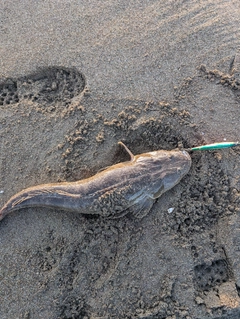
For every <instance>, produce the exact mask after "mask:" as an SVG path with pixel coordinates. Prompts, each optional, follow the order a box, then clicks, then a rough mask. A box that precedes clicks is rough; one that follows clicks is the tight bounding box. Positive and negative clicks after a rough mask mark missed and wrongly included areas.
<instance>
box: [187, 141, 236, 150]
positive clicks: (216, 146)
mask: <svg viewBox="0 0 240 319" xmlns="http://www.w3.org/2000/svg"><path fill="white" fill-rule="evenodd" d="M239 145H240V142H223V143H214V144H208V145H202V146H197V147H193V148H191V149H190V150H191V151H209V150H217V149H221V148H228V147H234V146H239Z"/></svg>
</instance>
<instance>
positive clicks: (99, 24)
mask: <svg viewBox="0 0 240 319" xmlns="http://www.w3.org/2000/svg"><path fill="white" fill-rule="evenodd" d="M0 6H1V10H0V43H1V45H0V57H1V58H0V136H1V143H0V205H1V206H2V205H3V204H4V203H5V202H6V201H7V200H8V199H9V198H10V197H11V196H12V195H14V194H15V193H17V192H19V191H20V190H22V189H23V188H26V187H29V186H33V185H37V184H42V183H50V182H58V181H59V182H61V181H75V180H79V179H82V178H86V177H89V176H91V175H94V174H95V173H96V172H98V171H99V170H100V169H102V168H104V167H107V166H109V165H113V164H114V163H117V162H120V161H127V160H129V156H128V154H125V152H124V151H123V150H122V149H121V147H120V146H118V144H117V142H118V141H120V140H121V141H123V142H124V143H126V145H127V146H128V147H129V149H130V150H131V151H132V152H133V153H134V154H139V153H144V152H147V151H153V150H158V149H167V150H170V149H174V148H176V147H178V146H181V145H182V146H183V147H185V148H189V147H193V146H197V145H202V144H207V143H214V142H222V141H237V140H239V139H240V136H239V119H240V45H239V39H240V27H239V17H240V3H239V1H237V0H235V1H234V0H233V1H220V0H215V1H210V0H206V1H196V0H193V1H189V0H187V1H183V0H182V1H166V0H164V1H154V0H152V1H151V0H149V1H131V0H130V1H125V0H122V1H116V0H112V1H111V0H109V1H101V2H100V1H95V0H93V1H81V2H79V1H71V2H68V1H19V2H16V1H12V0H8V1H4V0H1V1H0ZM191 156H192V168H191V170H190V172H189V173H188V174H187V175H186V176H185V177H184V179H183V180H181V181H180V183H179V184H178V185H177V186H176V187H174V188H173V189H172V190H170V191H168V192H167V193H165V194H164V195H163V196H162V197H161V198H159V199H158V200H157V201H156V203H155V204H154V206H153V208H152V210H151V212H150V213H149V214H148V215H147V216H146V217H145V218H143V219H140V220H139V219H136V218H134V217H133V216H131V215H128V216H125V217H123V218H121V219H113V220H111V219H108V220H106V219H104V218H101V217H97V216H96V217H95V216H94V217H91V218H89V217H88V216H83V215H82V214H81V213H79V214H73V213H68V212H63V211H58V210H54V209H46V208H38V209H33V208H29V209H24V210H21V211H17V212H14V213H12V214H10V215H9V216H7V217H6V218H5V219H4V220H2V221H1V223H0V318H1V319H16V318H21V319H30V318H31V319H33V318H34V319H40V318H49V319H56V318H59V319H69V318H75V319H78V318H84V319H87V318H89V319H90V318H91V319H100V318H101V319H105V318H119V319H120V318H136V319H137V318H142V319H143V318H145V319H157V318H162V319H163V318H164V319H177V318H178V319H197V318H218V319H220V318H221V319H223V318H228V319H230V318H232V319H233V318H236V319H237V318H239V317H240V271H239V264H240V253H239V245H240V241H239V238H240V236H239V235H240V231H239V229H240V217H239V212H240V205H239V204H240V165H239V162H240V150H239V148H233V149H227V150H221V151H212V152H195V153H192V154H191ZM169 208H174V209H173V210H172V209H171V210H169Z"/></svg>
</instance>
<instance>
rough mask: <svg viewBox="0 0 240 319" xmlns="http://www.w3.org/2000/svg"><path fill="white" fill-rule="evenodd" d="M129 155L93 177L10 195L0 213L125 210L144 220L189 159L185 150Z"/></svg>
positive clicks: (186, 167) (108, 214)
mask: <svg viewBox="0 0 240 319" xmlns="http://www.w3.org/2000/svg"><path fill="white" fill-rule="evenodd" d="M121 144H122V145H123V146H124V147H125V149H126V150H127V152H128V153H129V154H130V156H131V160H130V161H128V162H122V163H119V164H115V165H112V166H110V167H109V168H107V169H105V170H103V171H101V172H99V173H97V174H96V175H94V176H92V177H90V178H87V179H83V180H80V181H76V182H69V183H68V182H64V183H54V184H42V185H38V186H34V187H29V188H26V189H24V190H23V191H21V192H19V193H17V194H16V195H14V196H13V197H12V198H10V200H9V201H8V202H7V203H6V204H5V205H4V206H3V207H2V209H1V210H0V220H1V219H3V218H4V217H5V216H6V215H7V214H8V213H10V212H12V211H16V210H19V209H22V208H27V207H51V208H56V209H64V210H67V211H76V212H79V213H82V214H98V215H101V216H105V217H113V218H117V217H121V216H123V215H125V214H126V213H128V212H129V210H130V211H131V212H132V213H133V214H134V216H136V217H138V218H142V217H144V216H145V215H146V214H147V213H148V212H149V211H150V209H151V207H152V205H153V203H154V202H155V200H156V198H158V197H160V196H161V195H162V194H163V193H165V192H166V191H167V190H169V189H170V188H172V187H173V186H175V185H176V184H177V183H178V182H179V181H180V180H181V178H182V177H183V176H184V175H185V174H187V173H188V171H189V169H190V167H191V158H190V156H189V154H188V153H187V152H186V151H179V150H172V151H164V150H160V151H154V152H149V153H143V154H140V155H136V156H134V155H133V154H132V153H131V152H130V151H129V150H128V148H127V147H126V146H125V145H124V144H123V143H121Z"/></svg>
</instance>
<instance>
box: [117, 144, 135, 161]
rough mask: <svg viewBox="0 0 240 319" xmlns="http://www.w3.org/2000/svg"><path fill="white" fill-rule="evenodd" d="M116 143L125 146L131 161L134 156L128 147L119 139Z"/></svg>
mask: <svg viewBox="0 0 240 319" xmlns="http://www.w3.org/2000/svg"><path fill="white" fill-rule="evenodd" d="M118 144H119V145H122V146H123V147H124V148H125V150H126V151H127V152H128V154H129V155H130V157H131V162H133V160H134V158H135V156H134V155H133V153H132V152H131V151H130V149H129V148H128V147H127V146H126V145H125V144H124V143H123V142H121V141H120V142H118Z"/></svg>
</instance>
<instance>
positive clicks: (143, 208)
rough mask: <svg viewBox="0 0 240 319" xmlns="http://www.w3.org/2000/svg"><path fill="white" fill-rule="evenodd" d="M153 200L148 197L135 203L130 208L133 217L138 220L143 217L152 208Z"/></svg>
mask: <svg viewBox="0 0 240 319" xmlns="http://www.w3.org/2000/svg"><path fill="white" fill-rule="evenodd" d="M154 202H155V199H153V198H150V197H148V196H146V197H144V198H141V199H140V200H139V201H138V202H137V203H135V204H133V205H132V206H131V210H132V212H133V215H134V216H135V217H137V218H139V219H141V218H143V217H145V216H146V215H147V214H148V213H149V211H150V210H151V208H152V205H153V203H154Z"/></svg>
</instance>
